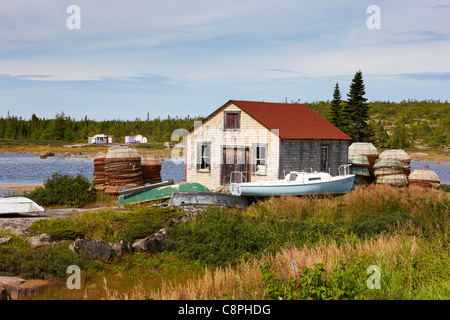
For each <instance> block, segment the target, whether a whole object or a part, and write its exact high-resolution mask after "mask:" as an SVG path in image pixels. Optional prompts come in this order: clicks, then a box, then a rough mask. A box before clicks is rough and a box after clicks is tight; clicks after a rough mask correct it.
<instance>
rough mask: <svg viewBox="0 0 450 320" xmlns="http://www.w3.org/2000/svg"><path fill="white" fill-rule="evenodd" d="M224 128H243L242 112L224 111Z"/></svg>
mask: <svg viewBox="0 0 450 320" xmlns="http://www.w3.org/2000/svg"><path fill="white" fill-rule="evenodd" d="M223 128H224V130H238V129H240V128H241V112H240V111H225V112H224V124H223Z"/></svg>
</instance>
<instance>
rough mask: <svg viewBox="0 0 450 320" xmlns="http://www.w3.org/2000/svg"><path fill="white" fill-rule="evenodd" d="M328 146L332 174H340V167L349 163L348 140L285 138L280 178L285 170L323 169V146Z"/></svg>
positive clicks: (282, 143) (282, 147) (286, 171)
mask: <svg viewBox="0 0 450 320" xmlns="http://www.w3.org/2000/svg"><path fill="white" fill-rule="evenodd" d="M322 146H327V147H328V161H329V162H328V163H329V168H330V173H331V175H333V176H334V175H338V168H339V166H341V165H344V164H348V142H347V141H346V140H283V141H281V158H280V178H283V177H284V172H283V170H284V171H285V173H286V174H288V173H289V172H290V171H301V170H310V168H312V170H313V171H318V172H319V171H321V148H322Z"/></svg>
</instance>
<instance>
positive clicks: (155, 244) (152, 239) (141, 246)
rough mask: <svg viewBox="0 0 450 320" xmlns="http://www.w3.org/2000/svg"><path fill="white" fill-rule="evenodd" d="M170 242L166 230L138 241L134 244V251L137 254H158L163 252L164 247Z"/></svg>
mask: <svg viewBox="0 0 450 320" xmlns="http://www.w3.org/2000/svg"><path fill="white" fill-rule="evenodd" d="M168 240H169V237H168V236H167V234H166V230H165V229H160V230H158V231H157V232H155V233H154V234H152V235H150V236H148V237H146V238H142V239H137V240H135V241H134V242H133V249H134V250H135V251H137V252H143V251H146V252H150V253H157V252H161V251H162V250H163V245H164V244H165V243H166V242H167V241H168Z"/></svg>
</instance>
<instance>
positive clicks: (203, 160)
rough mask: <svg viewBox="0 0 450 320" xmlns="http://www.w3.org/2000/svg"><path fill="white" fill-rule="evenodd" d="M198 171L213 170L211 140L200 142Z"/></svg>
mask: <svg viewBox="0 0 450 320" xmlns="http://www.w3.org/2000/svg"><path fill="white" fill-rule="evenodd" d="M197 152H198V156H197V171H208V172H209V171H211V142H199V144H198V151H197Z"/></svg>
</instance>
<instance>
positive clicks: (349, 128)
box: [343, 70, 372, 142]
mask: <svg viewBox="0 0 450 320" xmlns="http://www.w3.org/2000/svg"><path fill="white" fill-rule="evenodd" d="M365 94H366V92H365V89H364V80H363V77H362V72H361V70H359V71H357V72H356V74H355V76H354V77H353V80H352V83H351V84H350V91H349V93H348V94H347V97H348V102H347V104H346V105H345V108H344V112H343V116H344V122H345V125H344V131H345V133H347V134H348V135H349V136H351V137H352V138H353V140H354V141H355V142H367V141H370V140H371V138H372V132H371V130H370V127H369V125H368V123H367V120H369V104H368V103H367V102H366V101H367V98H365V97H364V95H365Z"/></svg>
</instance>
